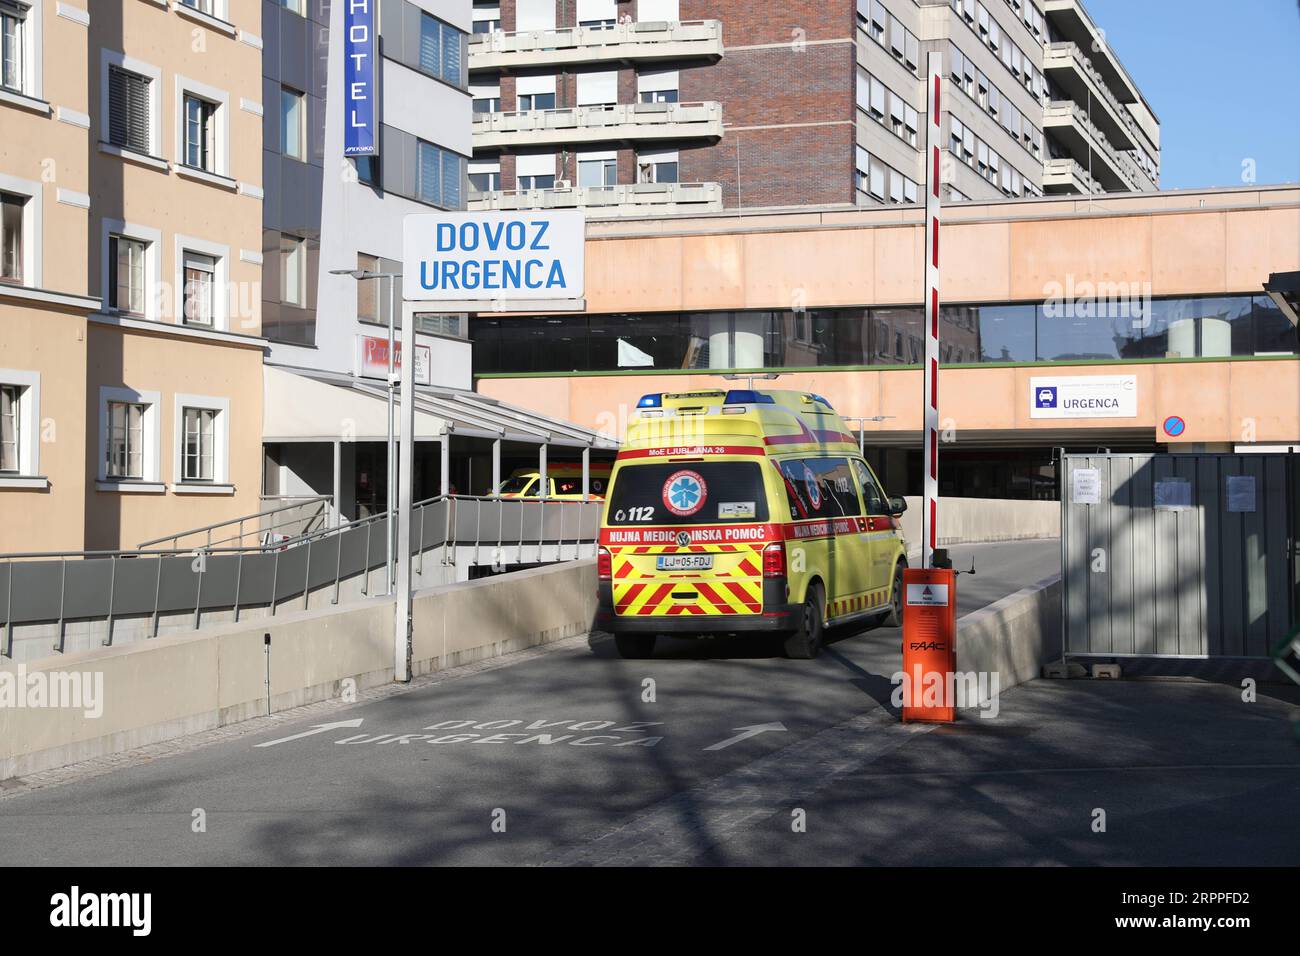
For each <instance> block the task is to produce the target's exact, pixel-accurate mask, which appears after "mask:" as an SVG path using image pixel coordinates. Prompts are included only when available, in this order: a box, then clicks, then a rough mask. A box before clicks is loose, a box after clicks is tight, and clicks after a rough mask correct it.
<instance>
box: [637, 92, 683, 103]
mask: <svg viewBox="0 0 1300 956" xmlns="http://www.w3.org/2000/svg"><path fill="white" fill-rule="evenodd" d="M641 102H642V103H676V102H677V91H676V90H645V91H644V92H642V93H641Z"/></svg>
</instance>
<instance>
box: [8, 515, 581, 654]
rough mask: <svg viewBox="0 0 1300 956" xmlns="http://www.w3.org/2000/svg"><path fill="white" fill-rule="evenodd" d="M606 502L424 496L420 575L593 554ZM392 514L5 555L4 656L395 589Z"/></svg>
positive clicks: (461, 575)
mask: <svg viewBox="0 0 1300 956" xmlns="http://www.w3.org/2000/svg"><path fill="white" fill-rule="evenodd" d="M600 508H601V502H600V501H597V500H591V501H570V500H555V499H511V498H487V497H473V496H466V495H457V496H448V497H445V498H443V497H438V498H431V499H428V500H427V501H422V502H419V503H418V504H416V505H414V506H413V507H412V524H411V555H412V559H413V566H412V573H413V575H414V581H415V586H416V587H417V588H420V587H429V586H433V585H438V584H445V583H451V582H454V581H455V580H464V579H465V578H467V577H468V569H469V568H471V567H480V566H486V567H491V568H493V569H494V570H496V571H504V570H507V569H508V568H510V567H514V566H519V565H534V564H547V563H555V562H560V561H571V560H575V559H578V558H583V557H591V556H593V555H594V554H595V543H596V538H597V536H598V533H599V524H600ZM389 519H390V516H389V514H388V513H383V514H378V515H372V516H370V517H368V518H364V519H362V520H360V521H354V522H351V523H349V524H346V525H344V526H342V527H340V528H321V529H317V530H315V531H311V532H309V533H306V534H300V535H297V536H295V537H291V538H287V539H285V540H282V541H275V542H271V543H267V542H264V541H262V542H259V543H258V544H256V545H251V546H241V545H237V544H234V545H232V544H221V543H214V544H213V545H212V546H208V545H207V544H203V545H200V546H198V547H191V548H177V547H166V548H150V549H148V550H146V549H143V548H139V549H135V550H106V551H78V552H73V551H54V552H39V551H31V552H21V553H15V554H6V555H0V621H3V632H0V656H4V657H10V658H13V657H15V654H16V644H21V645H23V648H21V649H22V653H21V654H18V655H17V656H19V657H22V658H24V659H26V658H30V657H37V656H44V654H45V653H48V651H49V650H50V649H51V648H52V649H53V650H54V651H56V652H60V653H62V652H64V651H65V650H69V649H80V648H82V647H90V646H95V644H96V643H99V644H103V645H110V644H112V643H114V641H115V640H140V639H147V638H154V637H157V636H158V635H159V634H160V633H161V632H162V631H164V630H165V631H167V632H168V633H173V632H177V631H184V630H193V629H197V628H199V627H200V626H202V625H203V624H204V622H205V621H206V622H208V623H210V624H212V623H230V622H237V621H239V620H241V618H242V617H244V616H252V615H255V614H256V615H265V616H274V615H275V614H276V613H277V612H278V611H281V610H283V609H284V608H286V607H289V608H290V609H291V610H304V609H309V608H311V607H316V606H318V605H319V604H320V602H326V603H328V604H338V603H340V602H341V601H348V600H356V599H360V598H362V597H370V596H375V595H377V594H382V593H386V587H385V586H386V584H387V582H386V575H385V568H386V565H387V554H388V545H387V540H386V538H385V535H386V534H389V533H390V528H391V527H392V525H391V524H390V520H389ZM204 530H206V529H204ZM156 543H157V542H152V543H151V544H156ZM70 635H74V636H75V638H76V644H77V647H75V648H69V639H70ZM47 639H48V641H49V643H46V641H47ZM29 644H30V646H28V645H29ZM31 651H38V652H39V653H35V652H31Z"/></svg>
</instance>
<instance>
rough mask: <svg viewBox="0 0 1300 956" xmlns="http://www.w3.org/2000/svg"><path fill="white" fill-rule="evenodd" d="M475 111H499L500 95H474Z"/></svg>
mask: <svg viewBox="0 0 1300 956" xmlns="http://www.w3.org/2000/svg"><path fill="white" fill-rule="evenodd" d="M473 107H474V112H475V113H499V112H501V95H500V94H499V93H498V94H497V95H496V96H476V97H474V100H473Z"/></svg>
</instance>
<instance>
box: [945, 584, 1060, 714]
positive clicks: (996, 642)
mask: <svg viewBox="0 0 1300 956" xmlns="http://www.w3.org/2000/svg"><path fill="white" fill-rule="evenodd" d="M1061 650H1062V648H1061V578H1060V575H1057V576H1056V577H1051V578H1045V579H1044V580H1042V581H1039V582H1038V583H1037V584H1031V585H1030V586H1029V587H1027V588H1022V589H1021V590H1019V591H1017V592H1015V593H1014V594H1008V595H1007V596H1006V597H1004V598H1002V600H1000V601H996V602H994V603H993V604H990V605H988V606H987V607H983V608H980V609H979V610H978V611H973V612H972V613H970V614H967V615H965V616H963V617H962V618H961V619H960V620H959V621H958V622H957V670H958V671H961V672H963V673H970V672H972V671H974V672H984V673H997V674H998V681H999V684H1000V689H1001V690H1007V689H1008V688H1011V687H1014V686H1015V685H1016V684H1023V683H1024V682H1025V681H1027V680H1033V679H1034V678H1036V677H1039V676H1041V675H1042V670H1043V665H1044V664H1046V663H1048V662H1050V661H1056V660H1060V659H1061Z"/></svg>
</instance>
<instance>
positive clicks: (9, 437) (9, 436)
mask: <svg viewBox="0 0 1300 956" xmlns="http://www.w3.org/2000/svg"><path fill="white" fill-rule="evenodd" d="M23 391H24V389H23V388H22V387H21V386H19V385H0V472H6V473H10V474H18V473H21V472H22V465H21V461H20V457H21V456H20V454H19V452H20V450H21V448H22V435H21V431H22V415H21V412H20V401H21V399H22V394H23Z"/></svg>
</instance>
